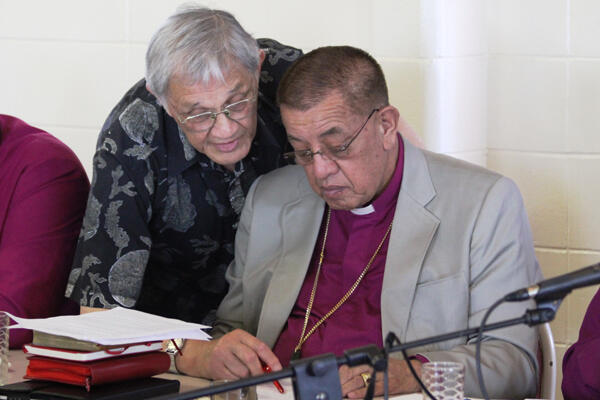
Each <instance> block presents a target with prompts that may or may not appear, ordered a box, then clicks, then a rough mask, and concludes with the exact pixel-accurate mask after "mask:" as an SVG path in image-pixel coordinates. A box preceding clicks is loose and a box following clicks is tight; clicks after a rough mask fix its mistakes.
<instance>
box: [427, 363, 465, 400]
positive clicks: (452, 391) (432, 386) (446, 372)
mask: <svg viewBox="0 0 600 400" xmlns="http://www.w3.org/2000/svg"><path fill="white" fill-rule="evenodd" d="M421 380H422V381H423V384H424V385H425V387H426V388H427V390H429V392H430V393H431V394H432V395H433V396H434V397H435V398H436V399H437V400H463V399H464V391H465V366H464V365H463V364H461V363H457V362H446V361H435V362H429V363H425V364H423V367H422V369H421ZM423 400H429V396H427V394H426V393H425V392H424V391H423Z"/></svg>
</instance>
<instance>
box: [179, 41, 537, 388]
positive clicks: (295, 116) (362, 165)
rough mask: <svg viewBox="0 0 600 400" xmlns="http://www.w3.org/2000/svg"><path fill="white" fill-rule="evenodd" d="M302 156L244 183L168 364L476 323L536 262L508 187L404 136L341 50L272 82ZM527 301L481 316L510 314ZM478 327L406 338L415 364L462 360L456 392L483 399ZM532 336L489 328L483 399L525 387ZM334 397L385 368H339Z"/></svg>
mask: <svg viewBox="0 0 600 400" xmlns="http://www.w3.org/2000/svg"><path fill="white" fill-rule="evenodd" d="M278 103H279V105H280V110H281V116H282V121H283V124H284V125H285V127H286V132H287V137H288V140H289V141H290V144H291V145H292V147H293V148H294V151H292V152H289V153H286V157H287V158H292V159H294V160H295V162H296V164H298V165H290V166H286V167H284V168H280V169H278V170H276V171H273V172H270V173H268V174H265V175H263V176H261V177H259V178H258V179H257V180H256V181H255V182H254V183H253V185H252V187H251V188H250V191H249V192H248V196H247V197H246V200H245V204H244V208H243V210H242V213H241V218H240V223H239V227H238V230H237V232H236V239H235V259H234V261H233V262H232V263H231V264H230V265H229V268H228V269H227V273H226V278H227V281H228V282H229V291H228V293H227V295H226V296H225V298H224V299H223V301H222V302H221V305H220V306H219V309H218V310H217V322H216V323H215V325H214V326H213V329H212V331H211V336H212V337H213V338H214V340H211V341H209V342H205V341H193V340H188V341H187V342H186V343H185V345H184V346H183V349H182V354H181V355H177V356H176V357H175V360H176V362H177V367H178V369H179V371H181V372H184V373H186V374H189V375H198V376H203V377H207V378H211V379H237V378H240V377H245V376H249V375H258V374H261V373H262V366H261V364H266V365H267V366H268V367H270V368H271V370H272V371H279V370H280V369H281V368H282V367H283V366H286V365H288V363H289V362H290V360H292V359H295V358H307V357H312V356H315V355H318V354H323V353H334V354H335V355H337V356H340V355H342V354H343V353H344V351H345V350H348V349H352V348H355V347H359V346H364V345H368V344H375V345H379V346H381V345H382V344H383V343H384V340H385V338H386V337H387V335H388V333H389V332H395V333H396V335H397V336H398V338H399V339H400V340H401V341H402V342H403V343H407V342H410V341H413V340H418V339H423V338H425V337H430V336H436V335H441V334H444V333H448V332H453V331H457V330H462V329H466V328H468V327H472V326H477V325H479V323H480V321H481V318H482V317H483V315H484V314H485V313H486V311H487V310H489V308H490V307H491V306H492V304H493V303H494V302H495V301H496V300H497V299H499V298H502V297H503V296H504V295H505V294H506V293H507V292H510V291H511V290H515V289H517V288H520V287H525V286H528V285H531V284H533V283H534V282H536V281H537V280H538V279H539V278H540V277H541V273H540V270H539V266H538V264H537V261H536V259H535V252H534V248H533V240H532V237H531V231H530V228H529V223H528V220H527V215H526V213H525V208H524V205H523V201H522V199H521V196H520V194H519V190H518V188H517V187H516V185H515V184H514V182H512V181H511V180H510V179H508V178H506V177H503V176H501V175H499V174H496V173H494V172H492V171H489V170H486V169H484V168H481V167H478V166H475V165H471V164H468V163H465V162H463V161H460V160H456V159H453V158H451V157H448V156H444V155H441V154H435V153H432V152H429V151H425V150H421V149H419V148H417V147H415V146H414V145H412V144H411V143H410V141H409V140H405V139H406V138H405V137H403V133H404V132H401V131H400V128H399V127H400V125H399V121H400V112H399V110H398V109H397V108H396V107H394V106H393V105H392V104H390V102H389V96H388V91H387V86H386V83H385V77H384V75H383V71H382V69H381V66H380V65H379V64H378V63H377V61H376V60H375V59H374V58H373V57H372V56H370V55H369V54H367V53H366V52H364V51H363V50H360V49H357V48H353V47H349V46H331V47H321V48H318V49H315V50H313V51H311V52H309V53H307V54H306V55H304V56H302V57H300V58H299V59H298V60H297V61H296V62H295V63H294V64H293V65H292V66H291V67H290V68H289V69H288V70H287V71H286V73H285V75H284V78H283V79H282V81H281V83H280V84H279V87H278ZM532 306H533V302H529V303H513V304H509V305H507V306H506V307H499V308H498V309H496V310H495V312H494V313H493V317H492V318H493V319H494V320H495V321H499V320H504V319H508V318H514V317H516V316H520V315H522V314H523V313H524V312H525V311H526V309H527V308H528V307H532ZM476 340H477V339H476V338H475V337H471V338H461V339H456V340H452V341H446V342H443V343H436V344H434V345H431V346H422V347H419V348H415V349H411V350H410V351H409V352H408V354H409V356H414V358H413V359H411V360H410V363H411V365H412V366H413V367H414V368H415V370H416V372H417V374H419V373H420V368H421V363H422V362H424V361H455V362H460V363H462V364H464V366H465V371H466V373H465V395H467V396H469V397H471V396H472V397H482V395H481V393H482V391H481V388H480V387H479V385H478V383H477V378H476V376H477V374H476V361H475V356H474V354H475V342H476ZM536 349H537V332H536V330H535V329H531V328H529V327H526V326H516V327H509V328H504V329H502V330H498V331H495V332H493V333H490V334H486V335H485V338H484V341H483V343H482V345H481V350H482V351H481V365H482V374H483V377H484V378H485V384H486V388H487V392H488V394H489V396H490V397H491V398H511V399H514V398H524V397H532V396H533V395H534V394H535V392H536V387H537V374H536V360H535V353H536ZM339 377H340V382H339V383H340V388H341V394H342V396H346V397H349V398H364V397H365V394H366V391H367V387H368V386H369V385H370V384H371V382H373V383H374V385H375V394H376V395H382V394H383V391H384V390H383V383H384V382H383V376H382V374H376V375H373V374H372V371H371V370H370V368H369V366H367V365H359V366H353V367H348V366H342V367H340V368H339ZM418 391H419V386H418V384H417V382H416V380H415V379H414V378H413V377H412V376H411V374H410V372H409V368H408V366H407V363H405V362H404V361H403V360H402V359H400V358H396V357H392V358H390V360H389V393H390V394H400V393H414V392H418Z"/></svg>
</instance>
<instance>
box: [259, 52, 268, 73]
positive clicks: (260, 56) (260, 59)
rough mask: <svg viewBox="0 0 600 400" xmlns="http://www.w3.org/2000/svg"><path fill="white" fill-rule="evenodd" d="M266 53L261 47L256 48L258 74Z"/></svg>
mask: <svg viewBox="0 0 600 400" xmlns="http://www.w3.org/2000/svg"><path fill="white" fill-rule="evenodd" d="M266 56H267V54H266V53H265V51H264V50H263V49H258V73H259V74H260V69H261V68H262V63H263V61H265V57H266Z"/></svg>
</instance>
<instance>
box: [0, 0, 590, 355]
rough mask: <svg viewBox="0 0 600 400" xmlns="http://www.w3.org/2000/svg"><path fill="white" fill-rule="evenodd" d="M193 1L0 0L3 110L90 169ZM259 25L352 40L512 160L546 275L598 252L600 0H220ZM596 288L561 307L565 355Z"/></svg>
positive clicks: (469, 142)
mask: <svg viewBox="0 0 600 400" xmlns="http://www.w3.org/2000/svg"><path fill="white" fill-rule="evenodd" d="M179 3H180V1H176V0H170V1H158V0H102V1H100V0H85V1H83V0H53V1H44V0H13V1H8V0H0V113H5V114H12V115H15V116H18V117H20V118H23V119H25V120H26V121H28V122H29V123H31V124H34V125H37V126H39V127H41V128H43V129H46V130H48V131H50V132H51V133H53V134H55V135H56V136H58V137H59V138H61V139H62V140H63V141H64V142H66V143H67V144H68V145H69V146H71V148H73V149H74V150H75V151H76V153H77V154H78V155H79V157H80V158H81V160H82V162H83V163H84V165H85V167H86V169H87V171H88V174H89V173H90V172H91V165H92V164H91V158H92V154H93V151H94V147H95V141H96V137H97V134H98V131H99V129H100V126H101V125H102V122H103V120H104V118H105V117H106V116H107V114H108V112H109V111H110V109H111V108H112V107H113V106H114V104H115V103H116V102H117V101H118V99H119V98H120V97H121V96H122V95H123V93H124V92H125V91H126V89H127V88H129V87H130V86H131V85H132V84H133V83H134V82H135V81H137V80H138V79H139V78H140V77H142V75H143V70H144V64H143V59H144V52H145V47H146V44H147V42H148V41H149V39H150V36H151V34H152V32H153V31H154V30H155V29H156V28H157V27H158V25H159V24H160V23H161V22H162V21H163V20H164V19H165V18H166V17H167V16H168V15H169V14H170V13H172V12H173V11H174V10H175V8H176V6H177V5H178V4H179ZM204 4H206V5H209V6H213V7H219V8H223V9H226V10H229V11H231V12H232V13H234V15H236V16H237V17H238V19H239V20H240V22H241V23H242V25H244V26H245V27H246V28H247V29H248V31H250V32H251V33H252V34H254V35H255V36H256V37H265V36H266V37H273V38H275V39H278V40H279V41H282V42H284V43H289V44H292V45H295V46H297V47H301V48H303V49H304V50H310V49H312V48H315V47H318V46H320V45H329V44H350V45H354V46H358V47H361V48H364V49H365V50H367V51H369V52H371V53H372V54H373V55H374V56H375V57H376V58H377V59H378V60H379V61H380V62H381V64H382V66H383V68H384V70H385V72H386V75H387V79H388V84H389V86H390V93H391V100H392V103H393V104H395V105H396V106H398V107H399V109H400V112H401V113H402V114H403V116H404V117H405V118H406V119H407V120H408V122H409V123H410V124H412V125H413V126H414V127H415V129H416V130H417V131H418V132H420V133H421V136H422V138H423V139H424V141H425V144H426V147H428V148H430V149H432V150H435V151H440V152H445V153H448V154H452V155H455V156H457V157H460V158H464V159H467V160H470V161H473V162H475V163H478V164H481V165H486V164H487V166H488V167H490V168H492V169H494V170H497V171H500V172H501V173H503V174H505V175H508V176H510V177H511V178H513V179H514V180H515V181H516V182H517V183H518V184H519V187H520V189H521V191H522V193H523V196H524V199H525V204H526V206H527V210H528V213H529V217H530V220H531V224H532V227H533V232H534V238H535V243H536V250H537V253H538V257H539V261H540V264H541V265H542V268H543V270H544V273H545V274H546V275H547V276H552V275H557V274H561V273H565V272H568V271H570V270H573V269H576V268H579V267H582V266H585V265H588V264H591V263H595V262H598V261H599V260H600V208H599V207H596V204H597V199H598V198H600V186H599V185H597V184H596V183H597V182H598V178H597V175H598V173H599V172H600V135H599V134H598V128H599V126H600V112H598V111H599V109H600V42H599V41H598V40H597V38H598V37H600V2H599V1H597V0H485V1H484V0H421V1H419V0H371V1H367V0H329V1H327V0H320V1H316V0H303V1H287V2H282V1H276V0H253V1H247V0H223V1H218V2H217V1H210V2H205V3H204ZM595 290H596V288H591V289H586V290H579V291H576V292H574V293H573V294H571V295H570V296H569V297H568V298H567V300H566V302H565V303H564V304H563V306H562V307H561V309H560V312H559V316H558V318H557V320H556V321H555V322H554V323H553V329H554V334H555V336H556V342H557V348H558V352H559V355H560V356H561V357H562V354H563V353H564V351H565V350H566V348H567V347H568V345H569V344H570V343H572V342H573V341H575V340H576V339H577V333H578V329H579V325H580V323H581V319H582V317H583V313H584V312H585V308H586V307H587V303H588V302H589V299H590V296H591V295H592V294H593V293H594V292H595Z"/></svg>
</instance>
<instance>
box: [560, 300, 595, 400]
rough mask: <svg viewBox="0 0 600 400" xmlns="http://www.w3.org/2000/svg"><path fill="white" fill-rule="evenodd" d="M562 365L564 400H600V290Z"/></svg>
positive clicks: (589, 307)
mask: <svg viewBox="0 0 600 400" xmlns="http://www.w3.org/2000/svg"><path fill="white" fill-rule="evenodd" d="M562 367H563V381H562V392H563V396H564V398H565V400H571V399H572V400H575V399H576V400H586V399H600V374H598V370H599V369H600V291H598V292H597V293H596V295H595V296H594V298H593V299H592V301H591V302H590V305H589V306H588V309H587V311H586V313H585V317H584V318H583V323H582V324H581V329H580V330H579V339H578V340H577V342H575V343H574V344H573V345H572V346H571V347H569V350H567V352H566V353H565V357H564V358H563V365H562Z"/></svg>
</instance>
